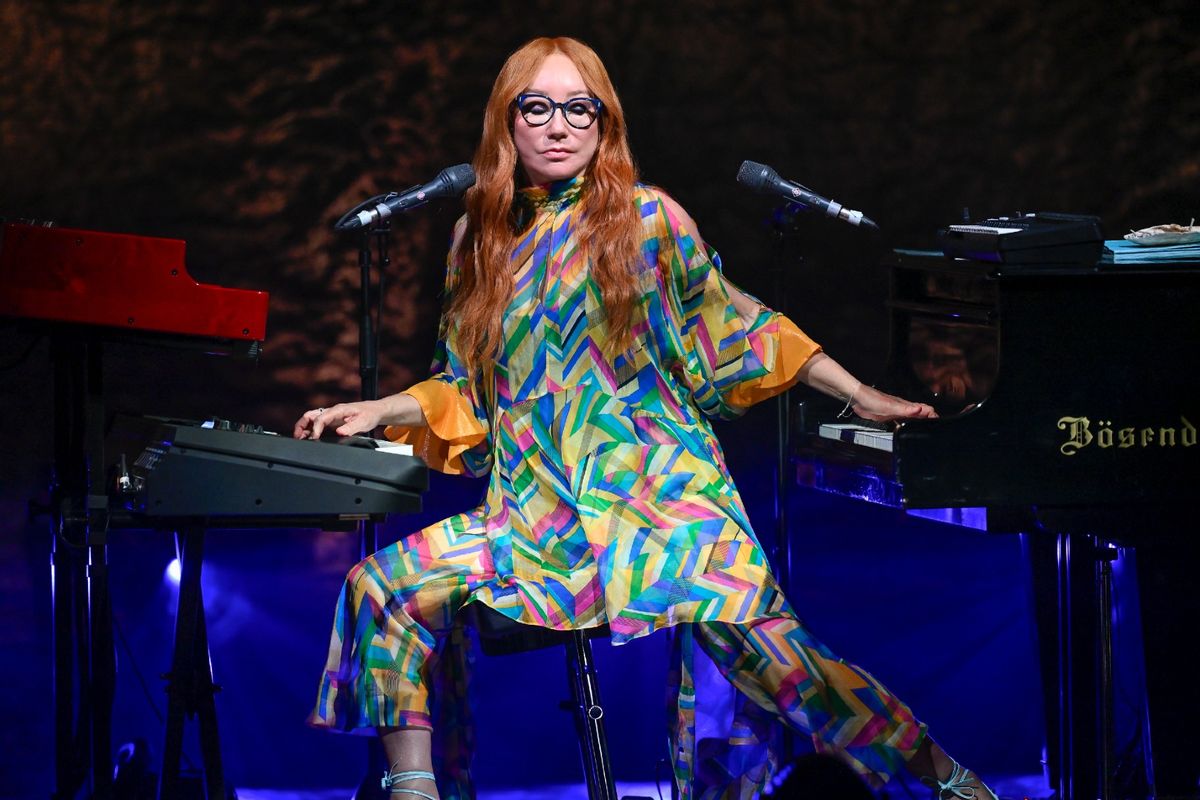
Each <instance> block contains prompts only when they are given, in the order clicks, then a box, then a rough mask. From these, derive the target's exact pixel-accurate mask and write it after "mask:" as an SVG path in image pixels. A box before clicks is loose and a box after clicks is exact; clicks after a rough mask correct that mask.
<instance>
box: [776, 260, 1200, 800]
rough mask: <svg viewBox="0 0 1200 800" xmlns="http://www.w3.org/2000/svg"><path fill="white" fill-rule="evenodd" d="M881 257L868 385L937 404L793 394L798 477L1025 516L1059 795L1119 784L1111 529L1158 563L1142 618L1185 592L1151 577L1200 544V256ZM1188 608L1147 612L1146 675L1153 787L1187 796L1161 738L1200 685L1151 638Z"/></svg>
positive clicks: (993, 518)
mask: <svg viewBox="0 0 1200 800" xmlns="http://www.w3.org/2000/svg"><path fill="white" fill-rule="evenodd" d="M889 266H890V270H891V291H890V300H889V306H890V318H891V350H890V356H889V360H888V364H887V366H886V368H885V370H884V374H883V378H882V379H881V380H880V381H879V385H880V386H881V388H884V389H886V390H888V391H891V392H894V393H896V394H898V395H900V396H903V397H906V398H909V399H913V400H920V401H923V402H927V403H930V404H932V405H933V406H934V407H935V408H936V409H937V410H938V412H939V418H938V419H933V420H914V421H909V422H904V423H903V424H900V425H899V426H898V427H896V428H895V430H894V431H893V430H878V429H875V428H873V427H872V426H870V425H856V424H849V425H847V424H846V423H847V421H846V420H837V419H830V418H828V416H826V415H822V414H820V413H819V412H814V411H813V410H812V409H811V408H809V409H801V416H802V419H801V420H800V421H799V424H798V425H797V426H796V429H797V431H798V433H797V435H796V436H795V445H794V448H793V466H794V468H795V470H796V473H795V476H796V480H797V481H798V483H799V484H801V485H803V486H807V487H811V488H814V489H818V490H821V491H827V492H833V493H835V494H838V495H842V496H845V497H848V498H854V499H857V500H866V501H870V502H875V503H880V504H884V505H888V506H894V507H897V508H903V509H908V510H910V511H914V512H917V513H930V512H928V511H924V512H922V511H921V510H930V509H949V510H948V511H946V512H943V513H941V514H940V515H939V516H938V518H941V519H944V520H948V521H954V522H957V523H959V524H967V525H970V526H972V527H976V528H982V529H985V530H988V531H995V532H1014V533H1022V534H1027V536H1028V539H1029V542H1028V544H1029V551H1030V553H1031V557H1032V559H1033V564H1032V566H1033V575H1034V581H1035V587H1034V589H1035V602H1036V603H1037V606H1038V608H1037V610H1036V613H1037V615H1038V629H1039V630H1038V633H1039V640H1040V643H1041V649H1042V661H1043V677H1044V680H1045V682H1046V684H1047V692H1046V694H1047V700H1048V706H1049V707H1050V712H1051V713H1050V714H1049V716H1050V719H1049V720H1048V731H1047V739H1048V743H1049V752H1050V761H1051V766H1052V768H1053V769H1052V772H1053V774H1054V782H1055V783H1056V786H1055V789H1056V793H1057V797H1059V798H1060V799H1061V800H1069V798H1076V799H1077V800H1083V799H1084V798H1087V800H1092V798H1096V797H1101V798H1109V797H1115V796H1116V795H1115V794H1113V790H1114V788H1113V775H1114V764H1113V761H1112V759H1113V750H1112V743H1113V737H1114V727H1113V726H1114V720H1113V704H1112V685H1113V684H1112V681H1113V675H1112V669H1113V662H1112V659H1111V640H1110V635H1111V628H1110V623H1111V619H1112V608H1111V605H1110V602H1111V580H1112V575H1111V561H1112V558H1113V556H1114V552H1115V551H1114V547H1115V546H1118V545H1120V546H1133V547H1135V548H1136V550H1137V551H1138V556H1139V559H1138V560H1139V566H1140V567H1147V565H1148V564H1153V565H1154V569H1155V572H1154V575H1155V579H1154V580H1152V581H1144V583H1146V584H1150V585H1146V586H1145V587H1144V589H1143V593H1142V594H1143V597H1142V607H1143V609H1145V610H1147V613H1146V616H1147V618H1149V617H1150V614H1151V613H1155V611H1154V609H1171V608H1173V607H1175V606H1176V605H1177V604H1179V601H1180V598H1181V597H1182V596H1184V595H1187V594H1191V592H1190V590H1188V589H1186V588H1185V587H1183V586H1180V585H1175V586H1173V587H1172V586H1170V585H1163V582H1162V581H1160V580H1159V577H1161V576H1162V575H1163V574H1166V573H1168V572H1171V571H1172V568H1174V570H1175V571H1176V572H1181V573H1182V572H1183V570H1184V569H1186V567H1185V568H1182V569H1181V565H1188V564H1190V565H1191V567H1192V568H1194V565H1195V563H1196V562H1195V556H1196V555H1197V554H1198V553H1200V548H1198V547H1197V540H1196V536H1195V523H1194V521H1189V520H1188V519H1187V513H1188V505H1189V503H1188V499H1189V496H1190V493H1191V492H1192V491H1194V490H1195V480H1196V475H1197V474H1200V470H1198V469H1197V467H1200V446H1197V430H1196V426H1197V423H1200V374H1198V373H1197V370H1196V369H1195V365H1196V358H1195V355H1194V354H1195V352H1196V349H1197V347H1200V314H1198V313H1197V310H1198V309H1200V263H1161V264H1157V265H1129V266H1118V265H1112V264H1103V263H1100V264H1097V263H1074V264H1071V263H1068V264H1054V263H1037V262H1036V261H1034V262H1032V263H1023V264H1007V263H989V262H985V261H979V260H970V259H962V258H950V257H947V256H945V255H943V253H941V252H937V251H916V250H898V251H896V252H895V253H894V255H893V257H892V258H891V263H890V265H889ZM1164 567H1165V572H1164ZM1168 583H1169V582H1168ZM1195 605H1196V604H1195V602H1194V601H1192V606H1193V607H1195ZM1181 612H1182V609H1179V611H1177V612H1176V615H1175V616H1172V614H1171V611H1170V610H1165V611H1162V612H1160V613H1159V616H1157V617H1156V618H1155V619H1154V625H1153V626H1147V629H1146V635H1147V638H1148V641H1147V648H1146V649H1147V658H1148V671H1149V675H1150V677H1149V679H1148V682H1149V684H1150V706H1151V717H1152V719H1151V727H1152V728H1156V730H1155V739H1154V744H1155V767H1156V768H1157V773H1156V774H1157V776H1158V783H1159V787H1158V790H1159V792H1160V796H1163V795H1165V794H1171V792H1172V791H1179V792H1181V794H1180V796H1187V797H1193V796H1195V795H1194V794H1192V792H1195V791H1196V786H1197V784H1196V781H1197V778H1200V774H1198V772H1200V769H1198V768H1197V767H1196V764H1197V763H1200V761H1197V760H1196V759H1195V757H1194V753H1186V754H1184V753H1182V752H1181V750H1180V745H1178V744H1177V743H1176V742H1173V741H1172V739H1175V738H1177V737H1179V736H1190V735H1191V734H1190V730H1191V729H1190V728H1187V729H1177V727H1176V726H1177V722H1175V721H1174V720H1172V719H1171V716H1172V715H1175V716H1176V717H1178V716H1179V713H1178V712H1179V707H1180V706H1181V705H1182V706H1183V707H1185V708H1186V707H1189V704H1190V708H1191V715H1190V719H1191V720H1193V721H1194V719H1195V713H1196V712H1200V698H1198V697H1197V696H1196V692H1195V690H1194V689H1190V688H1188V686H1189V685H1194V680H1192V679H1191V678H1190V677H1189V676H1187V674H1186V673H1185V672H1181V671H1180V670H1179V668H1178V666H1177V664H1178V659H1175V658H1171V657H1169V656H1164V653H1162V652H1160V653H1155V652H1154V651H1155V650H1156V649H1157V648H1155V647H1154V646H1152V643H1151V641H1150V637H1152V636H1155V635H1157V634H1164V635H1167V636H1169V635H1170V633H1169V631H1171V630H1172V629H1174V630H1180V626H1182V625H1184V624H1186V623H1185V621H1184V619H1183V618H1182V617H1180V616H1178V614H1179V613H1181ZM1168 646H1169V647H1173V648H1174V647H1177V646H1178V642H1176V641H1171V640H1168V642H1166V643H1164V645H1163V647H1164V648H1165V647H1168ZM1167 652H1171V651H1167ZM1156 655H1157V656H1160V657H1159V658H1158V659H1157V660H1155V659H1154V656H1156ZM1172 676H1175V677H1172ZM1160 684H1161V686H1160ZM1156 690H1157V691H1158V692H1159V693H1158V694H1157V696H1156ZM1192 738H1193V739H1194V736H1193V737H1192ZM1184 791H1186V792H1188V794H1186V795H1184V794H1182V792H1184ZM1172 796H1174V795H1172Z"/></svg>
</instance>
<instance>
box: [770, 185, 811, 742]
mask: <svg viewBox="0 0 1200 800" xmlns="http://www.w3.org/2000/svg"><path fill="white" fill-rule="evenodd" d="M794 205H795V204H792V203H789V204H787V205H785V206H783V207H781V208H778V209H776V210H775V213H773V214H772V216H771V227H772V248H771V250H772V257H771V307H772V308H773V309H775V311H777V312H778V313H780V314H783V315H786V314H787V307H788V302H787V265H788V243H789V237H788V233H789V231H792V230H794V224H793V221H794V219H795V213H794V211H792V207H793V206H794ZM795 261H796V265H797V266H798V267H803V265H804V256H803V255H798V256H796V259H795ZM789 393H790V390H789V391H788V392H782V393H780V394H778V395H776V396H775V400H774V402H775V434H776V435H775V487H774V489H775V490H774V504H775V508H774V511H775V542H774V548H773V549H774V551H775V552H774V556H775V558H774V561H775V569H776V571H777V572H778V573H779V576H778V577H779V585H780V586H782V587H784V590H785V591H790V590H791V585H790V584H791V577H792V548H791V542H790V540H789V537H788V500H789V498H790V496H791V491H790V487H789V483H790V476H789V474H788V468H787V467H788V442H789V441H790V438H791V414H790V408H789V406H788V394H789ZM781 750H782V752H781V753H780V756H781V758H782V760H783V763H790V762H791V760H792V757H793V756H794V755H795V751H796V737H795V734H794V733H793V732H792V729H791V728H790V727H788V726H786V725H785V726H784V727H783V737H782V742H781Z"/></svg>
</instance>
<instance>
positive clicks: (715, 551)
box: [310, 177, 924, 796]
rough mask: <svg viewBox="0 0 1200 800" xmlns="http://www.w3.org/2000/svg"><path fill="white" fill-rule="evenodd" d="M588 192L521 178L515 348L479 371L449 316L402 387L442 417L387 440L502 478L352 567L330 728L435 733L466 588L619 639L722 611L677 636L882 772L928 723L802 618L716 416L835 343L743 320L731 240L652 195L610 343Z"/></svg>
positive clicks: (341, 616)
mask: <svg viewBox="0 0 1200 800" xmlns="http://www.w3.org/2000/svg"><path fill="white" fill-rule="evenodd" d="M584 191H586V184H585V181H584V179H583V178H582V177H581V178H576V179H574V180H571V181H565V182H560V183H556V184H551V185H550V186H548V187H534V188H529V189H523V190H521V191H520V196H519V198H518V203H519V204H521V206H522V209H521V212H522V214H523V217H524V219H527V220H528V227H527V229H526V230H525V231H524V233H523V234H522V235H521V236H520V237H519V239H518V242H517V245H516V247H515V250H514V253H513V261H512V263H513V265H514V286H515V288H514V294H513V299H512V303H511V304H510V306H509V307H508V309H507V311H506V312H505V315H504V336H505V341H504V347H503V349H502V351H501V352H500V353H499V355H498V357H497V359H496V361H495V363H494V364H493V365H489V366H487V367H486V368H485V369H483V370H482V371H481V374H477V375H476V377H475V379H474V380H472V379H471V378H470V377H469V376H468V372H467V370H466V368H465V367H464V365H463V363H462V362H461V361H460V359H459V357H458V355H457V353H456V350H455V333H454V330H453V329H452V328H451V327H449V326H448V325H447V324H446V322H445V321H444V320H443V324H442V330H441V336H440V341H439V343H438V348H437V352H436V355H435V359H434V367H433V373H434V375H433V377H432V378H430V379H429V380H427V381H424V382H422V383H419V384H417V385H416V386H414V387H412V388H411V389H408V390H406V391H407V392H408V393H409V394H411V395H413V396H414V397H416V399H417V400H418V402H419V403H420V404H421V407H422V409H423V411H424V413H425V417H426V419H427V421H428V423H429V427H428V428H421V429H415V430H407V429H389V431H388V435H389V437H391V438H395V439H400V440H404V441H409V442H410V443H412V444H413V445H414V447H415V450H416V452H417V454H418V455H420V456H421V457H422V458H424V459H425V461H426V462H427V463H428V464H429V465H430V466H431V467H433V468H435V469H440V470H443V471H446V472H451V473H462V472H466V473H469V474H472V475H484V474H487V475H489V477H490V480H489V483H488V489H487V494H486V498H485V500H484V502H483V504H482V505H481V506H480V507H478V508H476V509H473V510H471V511H468V512H465V513H462V514H457V515H455V516H453V517H450V518H449V519H447V520H444V521H443V522H440V523H438V524H435V525H432V526H430V527H428V528H425V529H424V530H421V531H418V532H416V533H414V534H412V535H410V536H408V537H405V538H404V539H402V540H401V541H399V542H397V543H396V544H394V545H392V546H390V547H388V548H385V549H384V550H381V551H380V552H379V553H376V554H375V555H373V556H371V557H370V558H368V559H366V560H365V561H363V562H362V563H360V564H359V565H357V566H356V567H355V568H354V569H353V570H352V571H351V572H350V574H349V575H348V577H347V581H346V584H345V587H344V590H343V592H342V595H341V597H340V598H339V601H338V605H337V610H336V617H335V623H334V629H333V636H332V641H331V646H330V654H329V660H328V664H327V666H326V670H325V673H324V676H323V678H322V681H321V686H320V690H319V695H318V702H317V708H316V710H315V711H314V713H313V715H312V717H311V719H310V722H311V723H312V724H314V725H317V726H322V727H330V728H335V729H339V730H351V729H355V728H363V727H370V728H374V727H379V726H388V727H391V726H418V727H429V726H430V724H431V722H430V707H429V683H430V676H429V668H430V663H431V662H432V661H433V660H434V659H435V658H436V656H435V651H436V648H437V647H438V643H439V638H440V636H441V635H442V634H443V633H444V632H445V631H446V630H448V629H450V628H451V627H452V625H453V621H454V618H455V615H456V614H457V612H458V611H459V610H460V609H461V607H462V606H463V605H464V604H465V603H466V602H468V601H471V602H481V603H485V604H487V605H488V606H491V607H492V608H494V609H496V610H498V611H500V612H501V613H503V614H505V615H507V616H508V617H510V618H512V619H514V620H518V621H520V622H523V623H527V624H532V625H540V626H546V627H550V628H555V629H560V630H565V629H574V628H589V627H595V626H600V625H604V624H607V625H608V626H609V630H610V632H611V638H612V641H613V642H614V643H621V642H625V641H628V640H630V639H632V638H634V637H638V636H644V635H646V634H648V633H651V632H652V631H655V630H658V629H660V628H665V627H668V626H678V625H681V624H683V623H704V624H703V625H699V626H690V625H685V626H684V628H682V629H681V630H683V629H687V630H689V633H690V632H692V631H693V630H694V631H695V635H696V642H697V644H699V645H700V646H701V647H702V648H703V649H704V650H705V651H706V652H708V653H709V654H710V655H711V656H713V660H714V661H715V662H716V663H717V666H718V667H719V668H721V669H722V671H723V672H726V673H727V674H729V673H741V674H742V677H741V678H740V679H738V678H736V677H735V676H734V675H732V674H730V675H729V677H730V678H731V680H732V681H733V682H734V684H735V685H737V686H738V687H739V688H741V689H743V691H745V692H746V693H747V694H749V695H750V696H751V697H752V698H754V699H755V701H756V702H758V703H759V704H760V705H763V706H766V707H769V708H771V709H772V710H773V711H774V712H775V713H778V714H780V715H781V716H783V717H784V718H785V719H791V721H792V723H793V724H796V725H800V726H802V727H804V728H805V729H806V730H809V731H812V732H813V735H814V741H815V742H816V744H817V746H818V747H819V748H820V749H824V750H835V751H840V752H842V753H843V754H844V755H847V757H848V759H849V761H850V763H851V764H852V765H854V766H856V768H858V769H859V770H860V772H862V773H863V774H864V775H865V776H867V777H868V778H870V779H871V780H872V781H873V782H876V783H877V782H879V781H881V780H886V778H887V777H888V776H889V775H890V774H891V773H892V772H894V771H895V770H896V769H897V768H898V767H899V765H900V764H902V763H903V760H904V759H906V758H907V757H908V756H910V755H911V754H912V752H913V751H915V749H916V747H917V745H918V744H919V743H920V740H921V738H922V737H923V735H924V728H923V726H922V725H920V723H917V722H916V721H915V720H913V719H912V715H911V713H910V712H908V709H907V708H905V707H904V706H903V705H902V704H900V703H899V701H897V700H895V698H893V697H892V696H891V695H890V694H888V693H887V692H886V690H884V689H883V687H881V686H879V685H878V684H877V683H875V682H874V681H873V680H872V679H871V678H870V676H867V675H866V674H865V673H862V672H861V671H859V670H857V669H856V668H853V667H851V666H849V665H845V664H843V662H840V661H839V660H838V659H837V658H836V657H835V656H833V655H832V654H829V653H828V652H827V651H825V650H824V648H823V647H821V645H820V644H819V643H817V642H815V641H814V640H812V639H811V637H809V636H808V634H807V633H806V632H805V631H804V630H803V628H802V627H800V625H799V623H798V622H796V620H795V617H794V615H793V614H792V612H791V610H790V609H789V607H788V605H787V603H786V601H785V599H784V597H783V595H782V593H781V592H780V589H779V587H778V585H777V584H776V581H775V579H774V577H773V576H772V574H771V570H770V566H769V564H768V562H767V558H766V555H765V553H764V552H763V549H762V548H761V547H760V546H759V543H758V542H757V540H756V539H755V536H754V533H753V531H752V530H751V527H750V523H749V520H748V518H747V515H746V510H745V508H744V506H743V504H742V500H741V498H740V497H739V496H738V493H737V491H736V489H735V488H734V485H733V481H732V479H731V477H730V475H729V472H728V469H727V468H726V465H725V460H724V457H723V455H722V452H721V448H720V445H719V444H718V442H717V439H716V436H715V435H714V434H713V431H712V428H711V426H710V424H709V420H710V419H712V418H722V417H732V416H736V415H737V414H738V413H739V412H740V411H741V410H742V409H744V408H745V407H746V406H749V405H750V404H752V403H753V402H756V401H757V400H759V399H762V398H764V397H768V396H771V395H773V394H776V393H778V392H780V391H783V390H784V389H786V388H787V387H788V386H790V385H791V384H792V383H794V382H795V381H796V379H797V377H796V373H797V371H798V370H799V368H800V367H801V366H802V365H803V364H804V362H805V361H807V360H808V359H809V358H810V357H811V356H812V355H813V354H815V353H816V352H818V350H819V348H818V347H817V346H816V345H815V344H814V343H813V342H812V341H811V340H809V339H808V338H807V337H806V336H804V334H803V333H801V332H800V331H799V329H797V328H796V327H795V325H793V324H792V323H791V322H790V321H789V320H788V319H787V318H785V317H782V316H781V315H778V314H776V313H774V312H771V311H769V310H767V309H765V308H763V309H762V310H761V311H760V313H759V316H758V318H757V320H756V321H755V322H754V324H753V325H751V326H750V328H749V329H746V327H745V326H744V324H743V322H742V320H741V319H740V317H739V316H738V314H737V312H736V310H735V309H734V307H733V305H732V303H731V301H730V299H729V295H728V292H727V289H726V284H725V283H724V279H723V277H722V275H721V271H720V261H719V259H718V257H717V255H716V253H714V252H712V251H710V250H707V249H706V248H704V247H702V246H699V245H698V244H697V242H696V240H695V238H693V237H692V236H691V235H689V233H688V231H687V229H686V228H685V227H684V225H683V223H682V222H681V221H680V220H679V219H676V218H675V215H674V214H672V213H671V211H670V208H669V206H668V205H667V204H666V203H664V201H663V199H662V195H661V194H660V193H659V192H658V191H657V190H655V189H652V188H649V187H641V186H639V187H638V188H637V189H636V192H635V198H634V202H635V203H636V205H637V208H638V209H639V211H640V214H641V219H642V221H643V227H644V231H645V237H644V240H643V246H642V255H643V259H642V261H641V263H639V264H638V265H637V269H635V270H634V271H633V272H634V274H633V277H632V279H633V280H635V281H637V285H638V287H639V288H640V304H639V305H640V312H639V313H638V314H636V315H635V319H638V320H639V321H638V322H636V323H635V327H634V330H633V346H632V347H631V348H630V349H629V350H627V351H626V352H625V353H624V354H622V355H620V356H617V357H616V358H615V359H613V358H612V357H611V356H607V355H606V354H605V353H604V350H603V343H604V341H605V339H606V328H605V314H604V308H603V303H602V300H601V296H600V292H599V289H598V287H597V286H596V285H595V283H594V282H593V281H592V280H591V278H590V276H589V271H588V259H587V254H586V252H585V250H584V249H583V248H582V247H581V244H580V241H579V238H578V236H577V232H578V229H579V225H580V222H581V218H582V207H583V204H581V203H579V202H578V201H579V199H580V196H581V194H582V193H583V192H584ZM454 269H455V265H454V264H453V263H451V265H450V267H449V270H448V278H447V285H448V286H450V285H452V283H453V281H454V277H455V276H454ZM768 621H770V622H769V623H768ZM735 623H737V624H735ZM745 623H754V624H745ZM756 648H757V650H758V652H759V655H758V656H751V655H747V654H750V653H752V651H754V650H755V649H756ZM685 661H686V660H685ZM688 675H689V670H688V669H687V668H686V664H685V669H684V670H683V674H682V677H683V679H684V686H683V687H682V689H681V691H680V693H679V696H678V697H677V700H678V709H679V712H680V713H679V714H678V719H677V730H676V735H675V738H676V744H677V764H676V770H677V773H678V774H679V777H680V779H681V780H680V782H681V785H682V788H683V790H684V793H685V796H690V795H691V792H690V789H689V787H690V783H691V781H690V774H691V770H692V766H693V761H694V755H693V753H692V746H693V744H694V743H693V742H692V741H691V738H690V737H691V734H692V731H691V725H692V723H691V716H690V707H689V705H688V704H689V696H690V695H689V690H688V686H687V681H686V679H687V678H688ZM739 680H740V682H739ZM750 684H756V685H757V688H755V686H752V685H750ZM756 694H757V696H756ZM847 720H849V721H847Z"/></svg>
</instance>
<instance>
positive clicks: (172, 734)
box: [158, 526, 226, 800]
mask: <svg viewBox="0 0 1200 800" xmlns="http://www.w3.org/2000/svg"><path fill="white" fill-rule="evenodd" d="M204 533H205V529H204V528H203V527H200V526H193V527H184V528H180V529H179V531H177V532H176V547H177V549H178V552H179V562H180V573H179V604H178V606H177V607H176V610H175V647H174V654H173V656H172V658H171V671H170V672H168V673H167V674H166V675H165V676H164V677H165V678H166V679H167V721H166V730H165V733H164V735H163V764H162V774H161V776H160V777H159V784H158V796H159V798H160V800H166V799H167V798H173V797H182V796H183V791H182V787H181V782H182V778H181V775H180V763H179V762H180V760H181V759H182V757H183V729H184V722H185V717H197V720H198V722H199V724H200V755H201V760H202V763H203V771H204V789H205V796H206V797H208V798H209V800H218V798H224V797H225V796H226V794H225V776H224V773H223V771H222V767H221V744H220V740H219V737H218V736H217V708H216V704H215V703H214V702H213V696H214V695H215V694H216V693H217V692H218V691H220V690H221V687H220V686H218V685H216V684H215V683H213V675H212V661H211V659H210V658H209V652H208V628H207V625H206V624H205V620H204V597H203V595H202V593H201V589H200V567H201V564H202V561H203V555H204Z"/></svg>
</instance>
